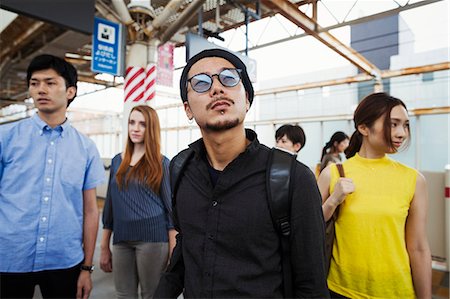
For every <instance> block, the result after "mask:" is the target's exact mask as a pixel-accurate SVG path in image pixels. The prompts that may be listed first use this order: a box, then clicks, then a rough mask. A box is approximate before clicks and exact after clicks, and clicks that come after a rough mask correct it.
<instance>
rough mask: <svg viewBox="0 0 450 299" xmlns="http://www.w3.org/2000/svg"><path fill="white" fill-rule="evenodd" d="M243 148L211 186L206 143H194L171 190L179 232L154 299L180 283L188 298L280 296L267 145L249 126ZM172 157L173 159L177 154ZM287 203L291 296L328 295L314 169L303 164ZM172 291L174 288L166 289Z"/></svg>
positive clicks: (321, 217)
mask: <svg viewBox="0 0 450 299" xmlns="http://www.w3.org/2000/svg"><path fill="white" fill-rule="evenodd" d="M246 133H247V139H249V140H250V141H251V143H250V144H249V146H248V147H247V149H246V150H245V151H244V152H243V153H241V154H240V155H239V156H238V157H237V158H236V159H235V160H234V161H232V162H231V163H230V164H229V165H227V167H226V168H225V169H224V170H223V172H222V173H221V174H220V176H219V178H218V180H217V183H216V185H215V186H214V187H213V185H212V183H211V179H210V175H209V172H208V165H207V162H206V159H205V158H204V157H205V154H206V152H205V148H204V144H203V141H202V140H201V139H200V140H198V141H196V142H195V143H193V144H191V145H190V147H191V149H192V150H194V152H195V155H194V157H193V158H192V159H191V160H190V161H189V162H188V164H187V165H186V167H185V169H184V171H183V173H182V175H181V180H180V184H179V187H178V191H177V194H176V213H177V222H178V225H179V230H180V235H179V236H178V242H177V246H176V248H175V251H174V254H173V257H172V260H171V266H170V267H169V270H168V272H167V273H165V274H164V275H163V276H162V278H161V281H160V285H159V287H158V291H157V293H156V297H160V296H162V297H164V296H168V294H170V292H172V295H176V294H175V293H173V292H174V290H175V289H176V290H177V291H181V288H182V286H184V296H185V297H186V298H189V297H195V298H214V297H221V298H224V297H225V298H238V297H241V298H245V297H247V298H248V297H253V298H255V297H258V298H277V297H278V298H279V297H282V296H283V295H282V277H283V275H282V270H281V248H280V241H279V236H278V234H277V232H276V231H275V228H274V226H273V223H272V219H271V216H270V210H269V206H268V199H267V194H266V167H267V160H268V157H269V153H270V149H269V148H267V147H266V146H264V145H261V144H260V143H259V142H258V140H257V138H256V133H254V132H253V131H251V130H247V132H246ZM174 159H176V158H174ZM293 179H294V181H295V182H296V184H295V188H294V192H293V201H292V207H291V227H292V230H291V231H292V233H291V242H290V243H291V263H292V271H293V278H294V279H293V284H294V288H295V290H294V294H295V296H296V297H304V298H312V297H319V298H324V297H328V290H327V286H326V274H325V270H324V224H323V216H322V208H321V197H320V194H319V191H318V189H317V185H316V180H315V177H314V175H313V174H312V172H311V171H310V170H309V169H308V168H307V167H306V166H305V165H303V164H301V163H300V162H299V163H297V168H296V171H295V178H293ZM169 289H171V291H169Z"/></svg>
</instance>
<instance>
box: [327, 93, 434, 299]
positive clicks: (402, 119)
mask: <svg viewBox="0 0 450 299" xmlns="http://www.w3.org/2000/svg"><path fill="white" fill-rule="evenodd" d="M353 120H354V123H355V128H356V131H355V132H354V133H353V135H352V137H351V139H350V145H349V147H348V148H347V150H346V151H345V153H346V156H347V159H348V160H347V161H345V162H344V163H343V166H344V170H345V178H339V174H338V171H337V168H336V165H334V164H332V165H330V166H328V167H327V168H325V169H324V171H322V173H321V174H320V177H319V180H318V185H319V189H320V192H321V194H322V201H323V204H322V209H323V214H324V218H325V220H329V219H330V217H331V216H332V214H333V212H334V211H335V209H336V207H337V206H340V208H339V216H338V218H337V221H336V222H335V240H334V245H333V253H332V258H331V263H330V269H329V274H328V287H329V289H330V295H331V297H332V298H346V297H348V298H415V297H417V298H431V253H430V248H429V245H428V241H427V235H426V228H425V225H426V218H427V211H428V195H427V191H426V181H425V179H424V177H423V176H422V174H420V173H419V172H417V171H416V170H414V169H412V168H410V167H408V166H406V165H403V164H401V163H399V162H396V161H394V160H392V159H391V158H389V157H388V156H387V155H386V154H392V153H395V152H397V150H398V148H400V147H401V146H402V145H403V143H404V142H405V141H407V140H408V139H409V119H408V112H407V109H406V106H405V104H404V103H403V102H402V101H401V100H399V99H396V98H394V97H391V96H389V95H387V94H385V93H374V94H371V95H369V96H367V97H366V98H365V99H364V100H363V101H362V102H361V103H360V104H359V105H358V107H357V108H356V111H355V114H354V118H353Z"/></svg>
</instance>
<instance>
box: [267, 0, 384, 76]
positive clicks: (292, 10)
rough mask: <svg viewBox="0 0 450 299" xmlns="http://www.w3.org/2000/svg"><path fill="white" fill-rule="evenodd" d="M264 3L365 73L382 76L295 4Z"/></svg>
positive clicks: (281, 1)
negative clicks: (322, 29)
mask: <svg viewBox="0 0 450 299" xmlns="http://www.w3.org/2000/svg"><path fill="white" fill-rule="evenodd" d="M263 3H264V4H265V5H266V6H268V7H272V8H273V9H274V10H276V11H278V12H279V13H280V14H281V15H283V16H284V17H285V18H287V19H288V20H290V21H291V22H292V23H294V24H295V25H297V26H299V27H300V28H302V29H303V30H304V31H305V32H306V33H308V34H310V35H312V36H313V37H315V38H316V39H317V40H319V41H320V42H322V43H323V44H325V45H326V46H327V47H329V48H330V49H332V50H333V51H335V52H336V53H338V54H339V55H341V56H342V57H344V58H345V59H347V60H348V61H350V62H351V63H352V64H354V65H355V66H356V67H358V68H359V69H360V70H361V71H363V72H364V73H366V74H368V75H370V76H372V77H375V78H379V77H380V70H379V69H378V68H377V67H376V66H375V65H374V64H373V63H371V62H370V61H369V60H367V59H366V58H364V56H362V55H361V54H359V53H358V52H357V51H356V50H354V49H352V48H351V47H349V46H347V45H345V44H343V43H342V42H341V41H339V40H338V39H337V38H336V37H334V36H333V35H332V34H330V33H329V32H327V31H321V27H320V26H319V25H318V24H317V23H316V22H315V21H314V20H313V19H311V18H310V17H308V16H307V15H305V14H304V13H302V12H301V11H300V10H299V9H298V7H297V6H296V5H295V4H292V3H291V2H289V1H288V0H263ZM316 28H317V31H316Z"/></svg>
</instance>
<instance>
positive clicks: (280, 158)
mask: <svg viewBox="0 0 450 299" xmlns="http://www.w3.org/2000/svg"><path fill="white" fill-rule="evenodd" d="M193 155H194V151H193V150H192V149H190V148H188V149H186V150H183V151H182V152H180V153H179V154H178V155H177V156H176V157H175V158H174V159H173V160H172V163H171V164H170V187H171V190H172V207H173V208H172V212H173V220H174V222H175V225H176V226H178V223H177V222H178V220H177V215H176V192H177V190H178V185H179V183H180V177H181V174H182V172H183V170H184V167H185V166H186V164H187V162H188V161H189V160H190V159H191V158H192V156H193ZM296 160H297V155H292V154H290V153H287V152H285V151H282V150H279V149H277V148H272V149H271V152H270V155H269V159H268V161H267V170H268V171H267V172H266V186H267V196H268V202H269V209H270V214H271V217H272V222H273V225H274V227H275V230H276V231H277V232H278V235H279V236H280V242H281V250H282V254H281V258H282V269H283V290H284V297H285V298H292V297H293V287H292V271H291V263H290V246H289V236H290V234H291V225H290V222H289V220H290V210H291V209H290V207H291V202H292V187H291V185H292V182H291V177H295V176H294V171H295V164H296ZM178 228H179V227H178Z"/></svg>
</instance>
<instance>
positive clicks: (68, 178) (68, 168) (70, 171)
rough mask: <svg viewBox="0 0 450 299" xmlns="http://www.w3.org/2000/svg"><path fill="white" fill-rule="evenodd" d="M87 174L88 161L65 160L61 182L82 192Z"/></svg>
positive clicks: (62, 166)
mask: <svg viewBox="0 0 450 299" xmlns="http://www.w3.org/2000/svg"><path fill="white" fill-rule="evenodd" d="M85 174H86V161H84V160H81V159H77V160H73V159H72V160H65V161H63V163H62V165H61V182H62V183H63V184H64V185H65V186H68V187H71V188H73V189H77V190H82V189H83V185H84V177H85Z"/></svg>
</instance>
